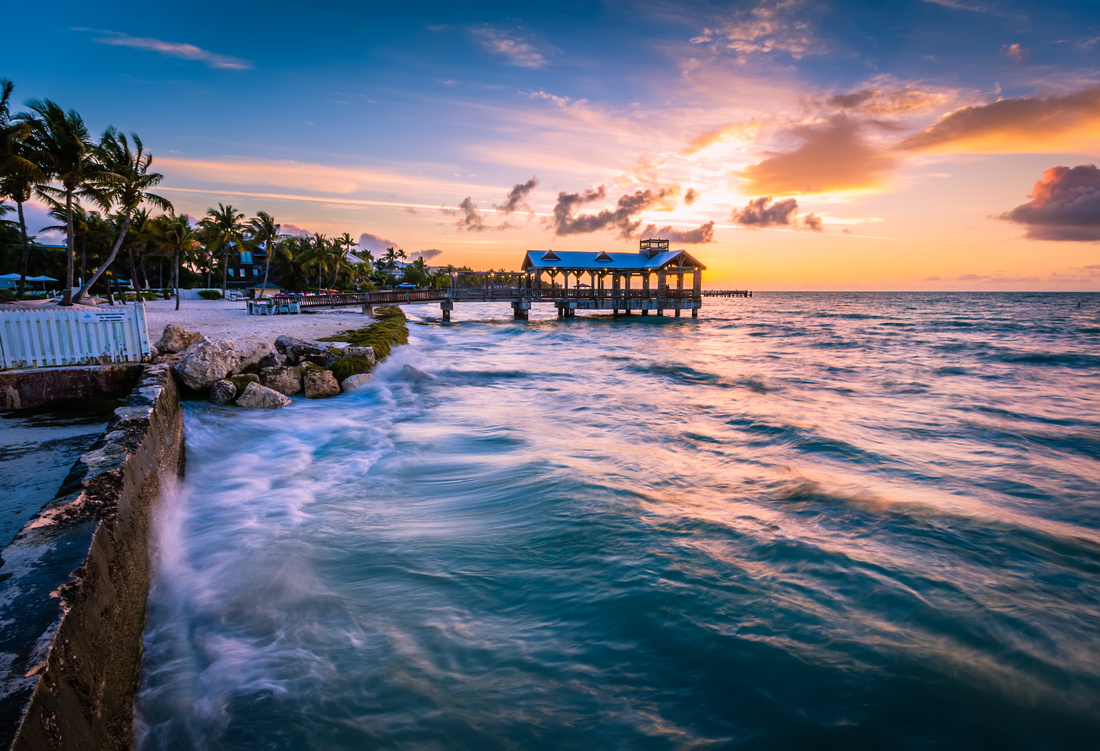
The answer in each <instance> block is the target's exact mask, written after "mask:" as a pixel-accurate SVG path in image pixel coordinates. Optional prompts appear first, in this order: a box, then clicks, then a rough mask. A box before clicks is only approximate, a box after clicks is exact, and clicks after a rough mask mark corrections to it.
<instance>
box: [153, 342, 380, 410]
mask: <svg viewBox="0 0 1100 751" xmlns="http://www.w3.org/2000/svg"><path fill="white" fill-rule="evenodd" d="M153 353H154V359H155V361H156V362H168V363H170V364H171V366H172V372H173V373H174V374H175V376H176V378H177V380H178V381H179V382H180V383H181V384H183V385H184V386H186V387H187V388H188V389H190V390H191V391H199V392H204V393H206V394H207V398H209V400H210V401H211V402H213V403H214V404H222V405H232V404H235V405H236V406H238V407H252V408H258V409H278V408H280V407H285V406H287V405H288V404H290V403H291V400H290V399H289V398H287V397H289V396H292V395H294V394H298V393H304V395H305V396H306V398H307V399H324V398H327V397H330V396H336V395H337V394H339V393H341V391H345V392H346V391H351V390H353V389H355V388H358V387H359V386H362V385H363V384H364V383H365V382H366V381H368V380H369V379H370V371H371V369H372V368H373V367H374V366H375V365H376V364H377V362H378V358H377V357H376V355H375V352H374V349H373V348H372V347H367V346H343V347H341V346H339V345H338V344H326V343H323V342H313V341H305V340H302V339H296V338H294V337H292V336H280V337H279V338H278V339H276V340H275V342H274V344H270V343H268V342H260V343H250V344H247V345H245V346H241V347H238V346H237V345H236V344H234V343H233V342H232V341H231V340H229V339H211V338H209V337H206V336H203V335H202V334H200V333H199V332H197V331H188V330H186V329H184V328H183V327H181V326H177V325H175V324H169V325H168V326H166V327H165V328H164V333H163V335H162V336H161V338H160V340H159V341H158V342H157V343H156V344H155V345H153Z"/></svg>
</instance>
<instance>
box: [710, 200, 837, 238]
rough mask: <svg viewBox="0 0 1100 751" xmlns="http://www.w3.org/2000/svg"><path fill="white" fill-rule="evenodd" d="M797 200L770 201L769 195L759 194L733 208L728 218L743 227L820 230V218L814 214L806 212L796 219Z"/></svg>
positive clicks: (821, 227)
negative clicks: (744, 204)
mask: <svg viewBox="0 0 1100 751" xmlns="http://www.w3.org/2000/svg"><path fill="white" fill-rule="evenodd" d="M797 215H798V201H796V200H795V199H793V198H787V199H785V200H782V201H776V202H775V203H772V197H771V196H760V197H759V198H754V199H752V200H751V201H749V203H748V205H746V206H745V208H743V209H741V210H740V211H738V210H737V209H734V210H733V213H731V214H730V219H731V220H733V221H735V222H737V223H738V224H740V225H742V226H745V227H792V228H794V229H808V230H812V231H814V232H821V231H822V229H824V227H823V226H822V223H821V219H820V217H818V216H817V215H816V214H806V215H805V216H803V217H802V220H801V221H799V220H798V216H797Z"/></svg>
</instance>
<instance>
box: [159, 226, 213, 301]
mask: <svg viewBox="0 0 1100 751" xmlns="http://www.w3.org/2000/svg"><path fill="white" fill-rule="evenodd" d="M151 225H152V226H151V228H150V233H151V234H152V236H153V238H154V241H155V242H156V243H158V244H160V245H161V246H162V247H166V248H169V249H171V250H172V251H173V253H174V254H175V258H174V259H173V261H172V288H173V289H174V290H175V291H176V310H179V309H180V263H181V261H182V260H183V258H184V257H185V256H191V255H192V254H195V253H196V252H197V251H198V250H200V249H201V247H202V246H201V244H200V243H199V240H198V236H197V234H196V232H195V229H194V228H193V227H192V226H191V221H190V220H189V219H188V218H187V216H186V215H184V214H181V215H180V216H176V215H175V214H174V213H169V214H166V215H163V216H158V217H157V218H156V219H153V220H152V221H151Z"/></svg>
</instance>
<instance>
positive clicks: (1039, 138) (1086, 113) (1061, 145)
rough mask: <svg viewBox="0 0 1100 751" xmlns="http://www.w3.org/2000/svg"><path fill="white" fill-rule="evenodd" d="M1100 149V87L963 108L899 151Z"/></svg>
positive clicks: (909, 140)
mask: <svg viewBox="0 0 1100 751" xmlns="http://www.w3.org/2000/svg"><path fill="white" fill-rule="evenodd" d="M1098 144H1100V86H1094V87H1091V88H1087V89H1083V90H1081V91H1078V92H1076V93H1073V94H1067V95H1065V96H1051V97H1046V98H1038V97H1017V98H1015V99H1002V100H1000V101H999V102H993V103H992V104H981V105H976V106H972V107H963V108H962V109H958V110H955V111H954V112H952V113H950V114H949V115H945V116H944V117H942V118H941V119H940V120H939V122H937V123H935V124H934V125H932V126H931V127H929V128H927V129H925V130H924V131H922V132H920V133H916V134H914V135H912V136H909V137H908V138H906V139H904V140H902V141H901V142H900V143H899V144H897V146H896V148H897V149H900V150H904V151H928V152H935V153H970V154H1003V153H1021V152H1023V153H1057V152H1065V151H1078V150H1082V149H1087V148H1095V147H1097V145H1098Z"/></svg>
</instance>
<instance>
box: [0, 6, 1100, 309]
mask: <svg viewBox="0 0 1100 751" xmlns="http://www.w3.org/2000/svg"><path fill="white" fill-rule="evenodd" d="M6 16H7V19H8V24H7V25H8V29H9V32H8V33H7V34H5V39H4V46H3V48H2V49H0V63H2V64H0V77H7V78H10V79H11V80H12V81H13V82H14V83H15V85H16V90H15V94H14V96H15V99H16V100H17V101H18V102H24V101H26V100H28V99H32V98H50V99H53V100H55V101H57V102H58V103H59V104H61V105H62V106H63V107H65V108H74V109H76V110H77V111H78V112H80V113H81V115H83V116H84V118H85V120H86V121H87V122H88V124H89V126H90V128H91V129H92V130H93V131H94V132H96V133H98V132H100V131H102V129H103V128H105V127H106V126H108V125H115V126H117V127H119V128H120V129H122V130H124V131H135V132H137V133H138V134H139V135H140V136H141V137H142V139H143V140H144V142H145V144H146V146H147V147H148V148H149V149H150V150H151V151H152V152H153V154H154V167H155V168H156V169H157V171H160V172H163V173H164V175H165V181H164V184H163V189H162V191H161V193H162V194H163V195H164V196H165V197H167V198H169V199H170V200H172V201H173V202H174V203H175V205H176V206H177V208H178V209H179V210H181V211H184V212H187V213H189V214H191V215H196V216H197V215H202V214H203V213H204V212H205V210H206V208H207V207H209V206H212V205H216V204H217V203H218V202H222V203H232V204H233V205H234V206H236V207H238V208H239V209H241V210H243V211H245V212H246V213H248V214H249V215H251V214H253V213H254V212H255V211H257V210H260V209H263V210H266V211H268V212H270V213H272V214H274V215H275V217H276V219H277V220H278V221H280V222H282V223H283V224H284V225H293V226H294V227H297V228H300V229H302V230H308V231H316V232H323V233H326V234H329V235H335V234H339V233H342V232H349V233H351V234H352V235H353V236H355V237H359V236H361V235H362V236H363V244H364V247H367V248H369V249H371V250H375V251H377V250H379V249H381V248H384V247H386V246H387V245H396V246H397V247H400V248H403V249H404V250H405V251H406V252H408V253H409V254H415V253H417V252H420V251H427V252H425V257H426V258H428V259H429V262H430V263H433V264H445V263H455V264H467V265H470V266H472V267H474V268H486V267H490V266H491V267H494V268H500V267H508V268H512V267H517V266H518V264H519V262H520V260H521V258H522V255H523V251H525V250H526V249H529V248H554V249H558V250H587V249H592V250H609V251H616V250H618V251H623V250H630V249H635V248H637V241H638V238H640V237H649V236H653V237H668V238H670V239H671V240H672V244H673V246H674V247H683V248H686V249H688V250H689V251H690V252H691V253H692V254H694V255H695V256H696V257H698V258H699V259H700V260H702V261H703V262H704V263H705V264H707V266H708V267H709V269H710V273H708V275H707V277H706V283H707V285H708V286H718V285H721V286H725V285H736V286H740V287H749V288H752V289H758V290H763V289H930V290H931V289H944V290H954V289H975V290H994V289H1050V290H1061V289H1065V290H1100V170H1098V169H1097V168H1096V167H1094V166H1092V165H1095V164H1097V163H1100V7H1098V6H1097V4H1096V2H1095V0H1092V1H1091V2H1059V1H1055V2H1044V3H1037V2H1017V1H1015V0H897V2H891V3H883V2H875V1H872V0H867V1H866V2H851V1H848V0H835V1H834V2H814V1H805V2H804V1H802V0H780V1H779V2H759V1H756V2H725V3H701V2H700V3H694V2H659V1H655V2H631V3H599V2H592V1H591V0H589V1H586V2H578V3H572V2H557V3H553V4H532V5H530V6H528V5H526V4H516V3H507V4H505V3H500V4H490V3H474V4H463V3H445V4H444V3H440V4H434V3H416V2H413V3H387V4H373V3H344V2H327V3H316V4H311V5H302V4H300V3H294V4H291V3H282V2H277V1H276V2H265V3H254V2H235V3H234V2H229V3H224V2H222V3H210V2H203V1H200V2H190V3H186V4H180V5H175V4H172V3H164V4H140V5H137V4H135V5H130V4H128V3H120V4H114V5H110V6H103V5H97V4H88V3H67V2H59V3H53V4H51V5H50V6H49V11H48V12H46V11H44V10H43V8H42V7H41V6H39V5H37V4H32V3H23V4H20V5H17V6H14V7H13V8H10V9H8V10H7V11H6ZM20 29H22V30H24V31H23V32H20V33H16V31H15V30H20ZM40 224H41V222H40ZM43 239H45V238H43Z"/></svg>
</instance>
